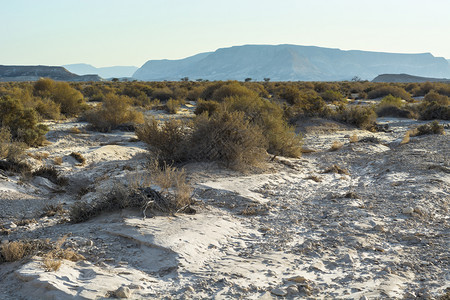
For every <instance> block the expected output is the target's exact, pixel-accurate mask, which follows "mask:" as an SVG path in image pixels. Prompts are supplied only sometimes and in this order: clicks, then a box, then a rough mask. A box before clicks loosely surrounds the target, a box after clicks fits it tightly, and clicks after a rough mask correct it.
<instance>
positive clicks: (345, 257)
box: [342, 254, 354, 264]
mask: <svg viewBox="0 0 450 300" xmlns="http://www.w3.org/2000/svg"><path fill="white" fill-rule="evenodd" d="M342 261H343V262H345V263H348V264H353V262H354V261H353V258H352V257H351V256H350V254H345V256H344V258H343V259H342Z"/></svg>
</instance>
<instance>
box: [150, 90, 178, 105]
mask: <svg viewBox="0 0 450 300" xmlns="http://www.w3.org/2000/svg"><path fill="white" fill-rule="evenodd" d="M173 97H174V94H173V91H172V90H171V89H170V88H168V87H163V88H156V89H154V90H153V92H152V98H153V99H159V100H160V101H163V102H166V101H169V99H170V98H173Z"/></svg>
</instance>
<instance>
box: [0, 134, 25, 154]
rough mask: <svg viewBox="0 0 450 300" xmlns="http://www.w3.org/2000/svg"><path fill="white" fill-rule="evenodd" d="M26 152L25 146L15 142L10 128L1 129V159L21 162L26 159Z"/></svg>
mask: <svg viewBox="0 0 450 300" xmlns="http://www.w3.org/2000/svg"><path fill="white" fill-rule="evenodd" d="M24 150H25V145H24V144H23V143H20V142H16V141H14V140H13V139H12V136H11V132H10V131H9V129H8V128H6V127H0V159H6V160H7V161H10V162H20V161H22V159H23V158H24Z"/></svg>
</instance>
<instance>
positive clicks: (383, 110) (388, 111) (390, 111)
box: [376, 105, 418, 119]
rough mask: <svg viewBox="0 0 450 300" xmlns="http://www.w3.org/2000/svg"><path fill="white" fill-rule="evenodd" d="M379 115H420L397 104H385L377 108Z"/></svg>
mask: <svg viewBox="0 0 450 300" xmlns="http://www.w3.org/2000/svg"><path fill="white" fill-rule="evenodd" d="M376 113H377V116H378V117H394V118H408V119H416V118H417V117H418V115H417V113H415V112H414V111H413V110H411V109H408V108H406V109H402V108H399V107H397V106H390V105H384V106H381V107H378V108H377V109H376Z"/></svg>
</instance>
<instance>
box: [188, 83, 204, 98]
mask: <svg viewBox="0 0 450 300" xmlns="http://www.w3.org/2000/svg"><path fill="white" fill-rule="evenodd" d="M204 90H205V87H203V86H196V87H193V88H192V89H191V90H190V91H189V92H188V93H187V95H186V99H187V100H190V101H198V100H199V99H200V98H201V95H202V93H203V91H204Z"/></svg>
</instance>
